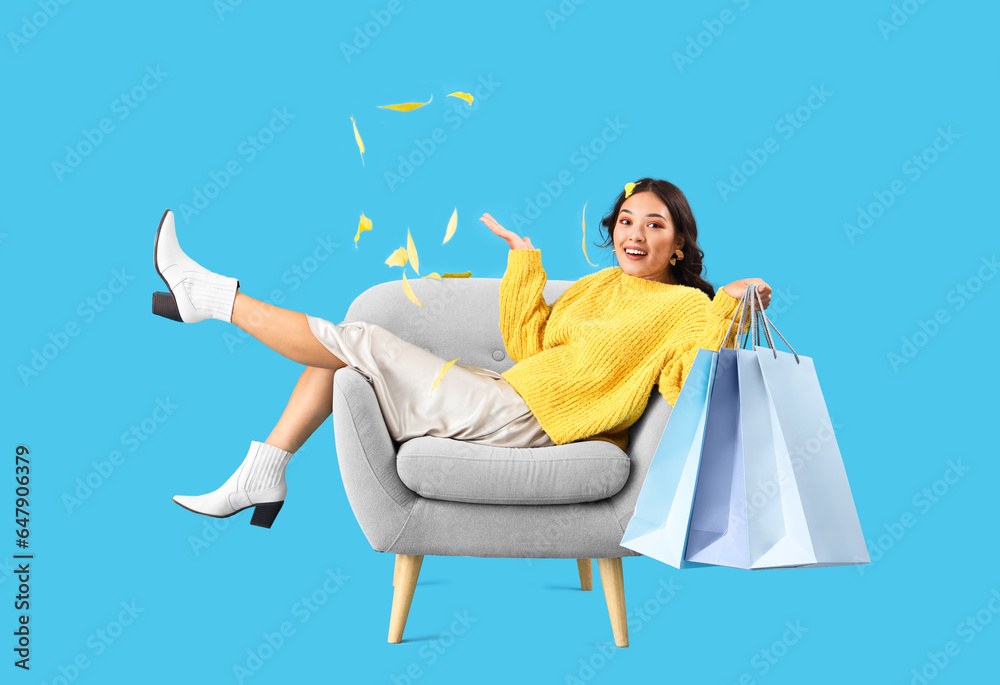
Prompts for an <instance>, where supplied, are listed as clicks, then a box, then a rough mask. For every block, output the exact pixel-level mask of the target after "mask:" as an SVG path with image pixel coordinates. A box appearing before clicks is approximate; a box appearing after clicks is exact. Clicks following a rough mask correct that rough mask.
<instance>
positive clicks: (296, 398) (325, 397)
mask: <svg viewBox="0 0 1000 685" xmlns="http://www.w3.org/2000/svg"><path fill="white" fill-rule="evenodd" d="M336 372H337V370H336V369H323V368H317V367H315V366H308V367H306V370H305V371H303V372H302V375H301V376H300V377H299V382H298V383H296V384H295V390H293V391H292V396H291V398H290V399H289V400H288V404H287V405H286V406H285V411H284V412H283V413H282V414H281V418H280V419H278V423H277V424H276V425H275V426H274V430H272V431H271V434H270V435H268V436H267V440H265V441H264V442H266V443H267V444H268V445H274V446H275V447H280V448H281V449H283V450H287V451H288V452H292V453H295V452H298V451H299V449H300V448H301V447H302V445H303V444H305V441H306V440H308V439H309V436H311V435H312V434H313V433H314V432H316V429H317V428H319V427H320V426H322V425H323V422H324V421H326V419H327V417H329V416H330V414H331V413H332V411H333V407H332V402H333V374H335V373H336Z"/></svg>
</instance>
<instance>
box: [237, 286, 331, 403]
mask: <svg viewBox="0 0 1000 685" xmlns="http://www.w3.org/2000/svg"><path fill="white" fill-rule="evenodd" d="M232 322H233V324H235V325H236V326H239V327H240V328H242V329H243V330H244V331H246V332H247V333H249V334H250V335H252V336H253V337H255V338H257V340H259V341H261V342H262V343H264V344H265V345H267V346H268V347H270V348H271V349H272V350H274V351H275V352H277V353H278V354H280V355H282V356H284V357H288V358H289V359H291V360H292V361H293V362H298V363H299V364H304V365H306V366H312V367H316V368H321V369H327V370H329V371H330V377H331V379H332V378H333V371H334V370H336V369H340V368H343V367H345V366H347V364H345V363H344V362H343V361H342V360H341V359H340V358H339V357H338V356H337V355H335V354H334V353H333V352H331V351H330V350H328V349H327V348H326V347H325V346H324V345H323V343H321V342H320V341H319V340H317V339H316V336H315V335H313V332H312V330H310V328H309V323H308V321H306V315H305V314H303V313H302V312H296V311H292V310H291V309H282V308H281V307H275V306H274V305H271V304H268V303H266V302H261V301H260V300H255V299H254V298H252V297H250V296H249V295H245V294H243V293H241V292H238V291H237V293H236V301H235V302H234V303H233V320H232ZM330 382H331V387H332V383H333V381H332V380H331V381H330Z"/></svg>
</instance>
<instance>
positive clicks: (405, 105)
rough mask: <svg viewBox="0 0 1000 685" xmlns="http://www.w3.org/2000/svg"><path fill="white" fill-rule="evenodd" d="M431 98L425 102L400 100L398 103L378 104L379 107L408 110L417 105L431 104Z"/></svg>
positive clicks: (400, 110) (398, 110) (399, 110)
mask: <svg viewBox="0 0 1000 685" xmlns="http://www.w3.org/2000/svg"><path fill="white" fill-rule="evenodd" d="M433 99H434V96H433V95H431V100H433ZM431 100H428V101H427V102H401V103H399V104H398V105H379V107H381V108H382V109H394V110H396V111H397V112H409V111H410V110H413V109H416V108H417V107H423V106H424V105H429V104H431Z"/></svg>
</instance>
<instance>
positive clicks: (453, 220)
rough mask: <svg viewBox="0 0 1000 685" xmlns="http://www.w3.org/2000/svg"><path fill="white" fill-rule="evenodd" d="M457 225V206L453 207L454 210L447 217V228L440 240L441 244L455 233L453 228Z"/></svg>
mask: <svg viewBox="0 0 1000 685" xmlns="http://www.w3.org/2000/svg"><path fill="white" fill-rule="evenodd" d="M457 227H458V207H455V211H454V212H452V213H451V218H450V219H448V230H447V231H445V232H444V240H442V241H441V244H442V245H444V244H445V243H446V242H448V241H449V240H451V237H452V236H453V235H455V229H456V228H457Z"/></svg>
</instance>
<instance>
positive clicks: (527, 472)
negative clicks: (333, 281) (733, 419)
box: [333, 278, 671, 647]
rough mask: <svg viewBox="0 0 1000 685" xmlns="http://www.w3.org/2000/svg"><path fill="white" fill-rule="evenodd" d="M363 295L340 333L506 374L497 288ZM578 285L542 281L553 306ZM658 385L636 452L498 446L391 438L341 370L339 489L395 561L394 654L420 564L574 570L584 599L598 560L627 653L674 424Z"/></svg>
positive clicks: (361, 380)
mask: <svg viewBox="0 0 1000 685" xmlns="http://www.w3.org/2000/svg"><path fill="white" fill-rule="evenodd" d="M409 283H410V284H411V286H412V288H413V291H414V293H415V295H416V296H417V298H418V299H419V300H420V301H421V303H423V306H422V307H420V306H418V305H416V304H414V303H413V302H411V301H410V300H409V299H408V298H407V297H406V295H405V293H404V292H403V286H402V283H401V282H399V281H395V282H389V283H382V284H379V285H376V286H373V287H371V288H369V289H368V290H366V291H365V292H363V293H361V295H359V296H358V297H357V299H355V300H354V302H353V303H352V304H351V306H350V308H349V309H348V311H347V316H346V317H345V318H344V321H359V320H363V321H369V322H371V323H373V324H377V325H379V326H382V327H383V328H385V329H387V330H389V331H391V332H393V333H394V334H396V335H397V336H399V337H400V338H403V339H405V340H407V341H409V342H411V343H413V344H415V345H418V346H420V347H423V348H425V349H427V350H429V351H431V352H433V353H435V354H437V355H439V356H441V357H442V358H444V359H455V358H456V357H457V358H459V359H460V361H461V362H462V363H463V364H471V365H475V366H484V367H486V368H490V369H493V370H495V371H497V372H503V371H505V370H506V369H508V368H510V367H511V366H512V365H513V363H514V362H513V361H512V360H511V359H510V357H508V356H507V353H506V351H505V349H504V343H503V338H502V335H501V333H500V327H499V320H500V319H499V288H500V279H498V278H445V279H442V280H436V279H419V280H417V279H411V280H410V281H409ZM571 283H572V281H552V280H550V281H548V282H547V284H546V286H545V290H544V291H543V296H544V298H545V300H546V302H548V303H549V304H551V303H553V302H554V301H555V300H556V299H557V298H558V297H559V295H561V294H562V292H563V291H564V290H565V289H566V288H568V287H569V285H570V284H571ZM670 410H671V406H670V404H669V403H668V402H667V401H666V400H665V399H664V398H663V396H662V395H660V393H659V390H658V389H657V388H656V387H655V386H654V388H653V390H652V393H651V395H650V399H649V403H648V405H647V407H646V411H645V413H644V414H643V416H642V418H641V419H640V420H639V421H638V422H637V423H635V424H634V425H633V426H632V427H631V428H630V430H629V444H628V453H627V454H625V453H624V452H622V450H620V449H619V448H618V447H617V446H615V445H614V444H612V443H610V442H607V441H604V440H582V441H578V442H575V443H571V444H567V445H557V446H551V447H536V448H523V449H519V448H501V447H493V446H487V445H480V444H477V443H469V442H463V441H460V440H452V439H444V438H438V437H431V436H424V437H420V438H416V439H413V440H409V441H406V442H405V443H402V444H400V443H396V442H395V441H394V440H392V438H391V437H390V435H389V433H388V431H387V429H386V426H385V422H384V420H383V418H382V414H381V411H380V409H379V404H378V400H377V399H376V396H375V392H374V390H373V389H372V386H371V384H370V383H369V382H368V381H367V379H366V378H365V377H364V376H363V375H362V374H361V373H359V372H358V371H356V370H355V369H353V368H351V367H346V368H343V369H340V370H338V371H337V373H336V375H335V376H334V384H333V420H334V435H335V442H336V449H337V459H338V462H339V464H340V473H341V476H342V478H343V481H344V489H345V491H346V493H347V498H348V500H349V502H350V504H351V509H352V510H353V511H354V515H355V517H356V518H357V520H358V523H359V524H360V525H361V529H362V531H363V532H364V534H365V537H366V538H367V539H368V542H369V543H370V544H371V546H372V548H373V549H375V550H376V551H378V552H391V553H393V554H395V555H396V563H395V569H394V572H393V586H394V591H393V600H392V611H391V616H390V619H389V642H400V641H401V640H402V636H403V629H404V627H405V625H406V618H407V615H408V613H409V608H410V603H411V601H412V598H413V591H414V589H415V587H416V583H417V576H418V574H419V572H420V566H421V563H422V561H423V557H424V555H426V554H431V555H440V556H474V557H547V558H565V559H576V560H577V567H578V571H579V576H580V584H581V588H582V589H583V590H590V589H591V569H592V562H591V559H594V558H596V559H597V560H598V569H599V572H600V576H601V581H602V584H603V586H604V595H605V598H606V600H607V604H608V613H609V615H610V617H611V627H612V631H613V632H614V637H615V644H617V645H618V646H619V647H627V646H628V628H627V624H626V618H625V588H624V581H623V575H622V557H625V556H639V554H638V553H637V552H634V551H632V550H630V549H627V548H624V547H621V546H620V545H619V544H618V543H619V542H620V540H621V538H622V535H623V534H624V531H625V527H626V525H627V524H628V521H629V519H630V518H631V517H632V514H633V513H634V510H635V502H636V499H637V497H638V495H639V490H640V488H641V487H642V481H643V479H644V478H645V475H646V470H647V468H648V466H649V462H650V460H651V459H652V456H653V453H654V452H655V450H656V447H657V444H658V443H659V439H660V436H661V435H662V433H663V428H664V426H666V422H667V418H668V417H669V415H670Z"/></svg>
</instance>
